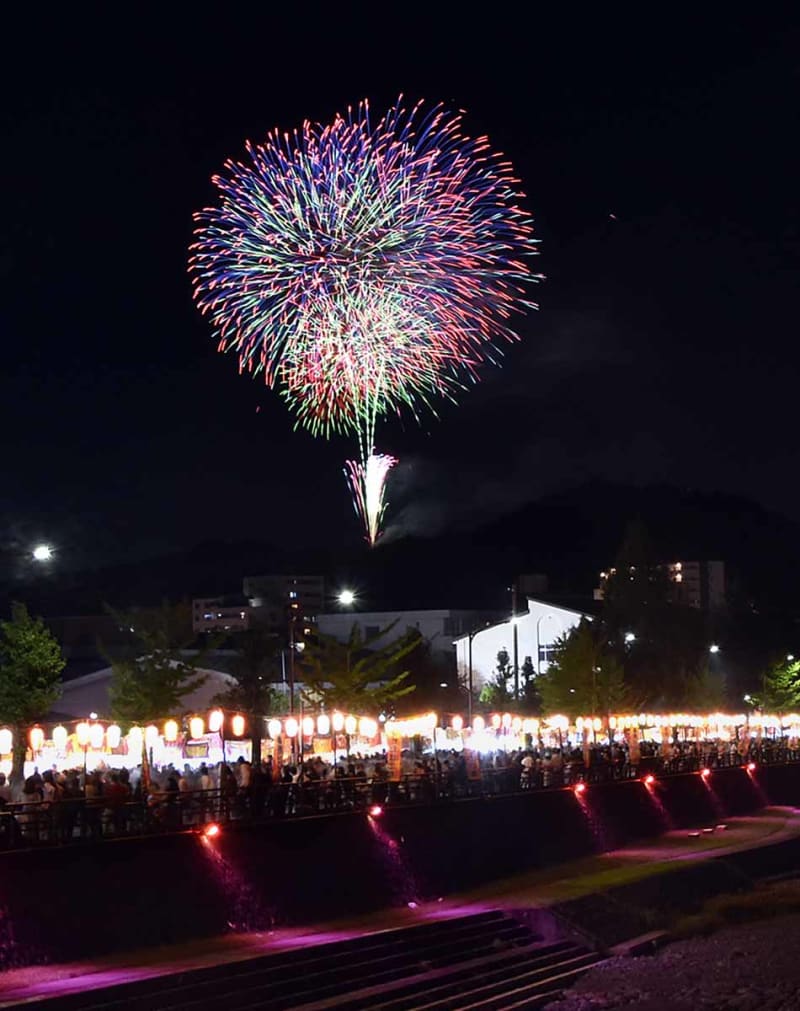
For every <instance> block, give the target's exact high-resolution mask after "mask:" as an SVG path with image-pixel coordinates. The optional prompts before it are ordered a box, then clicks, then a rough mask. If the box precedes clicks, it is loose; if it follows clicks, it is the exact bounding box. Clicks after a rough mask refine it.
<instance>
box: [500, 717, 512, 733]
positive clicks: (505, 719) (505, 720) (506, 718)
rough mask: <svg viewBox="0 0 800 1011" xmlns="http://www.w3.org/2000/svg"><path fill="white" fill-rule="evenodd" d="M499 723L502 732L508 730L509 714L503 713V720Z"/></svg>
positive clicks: (509, 723) (509, 724)
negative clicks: (501, 726)
mask: <svg viewBox="0 0 800 1011" xmlns="http://www.w3.org/2000/svg"><path fill="white" fill-rule="evenodd" d="M500 722H501V723H502V725H503V730H508V728H509V727H510V726H511V713H503V718H502V720H501V721H500Z"/></svg>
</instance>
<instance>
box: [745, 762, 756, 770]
mask: <svg viewBox="0 0 800 1011" xmlns="http://www.w3.org/2000/svg"><path fill="white" fill-rule="evenodd" d="M747 771H748V772H755V771H756V763H755V762H748V763H747Z"/></svg>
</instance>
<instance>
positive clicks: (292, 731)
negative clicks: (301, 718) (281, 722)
mask: <svg viewBox="0 0 800 1011" xmlns="http://www.w3.org/2000/svg"><path fill="white" fill-rule="evenodd" d="M284 730H285V731H286V736H287V737H297V730H298V726H297V720H296V719H295V718H294V716H290V717H289V719H288V720H287V721H286V725H285V726H284Z"/></svg>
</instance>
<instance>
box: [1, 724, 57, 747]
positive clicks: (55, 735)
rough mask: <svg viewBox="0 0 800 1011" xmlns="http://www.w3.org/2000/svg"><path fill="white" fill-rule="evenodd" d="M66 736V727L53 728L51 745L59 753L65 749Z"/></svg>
mask: <svg viewBox="0 0 800 1011" xmlns="http://www.w3.org/2000/svg"><path fill="white" fill-rule="evenodd" d="M68 736H69V735H68V734H67V728H66V727H62V726H58V727H53V744H54V745H55V746H56V747H57V748H58V750H59V751H63V750H64V748H66V746H67V738H68ZM2 750H3V749H2V747H0V751H2Z"/></svg>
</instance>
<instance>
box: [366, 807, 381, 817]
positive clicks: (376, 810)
mask: <svg viewBox="0 0 800 1011" xmlns="http://www.w3.org/2000/svg"><path fill="white" fill-rule="evenodd" d="M382 814H383V808H382V807H381V805H380V804H373V805H372V807H371V808H370V809H369V816H370V818H380V816H381V815H382Z"/></svg>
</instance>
